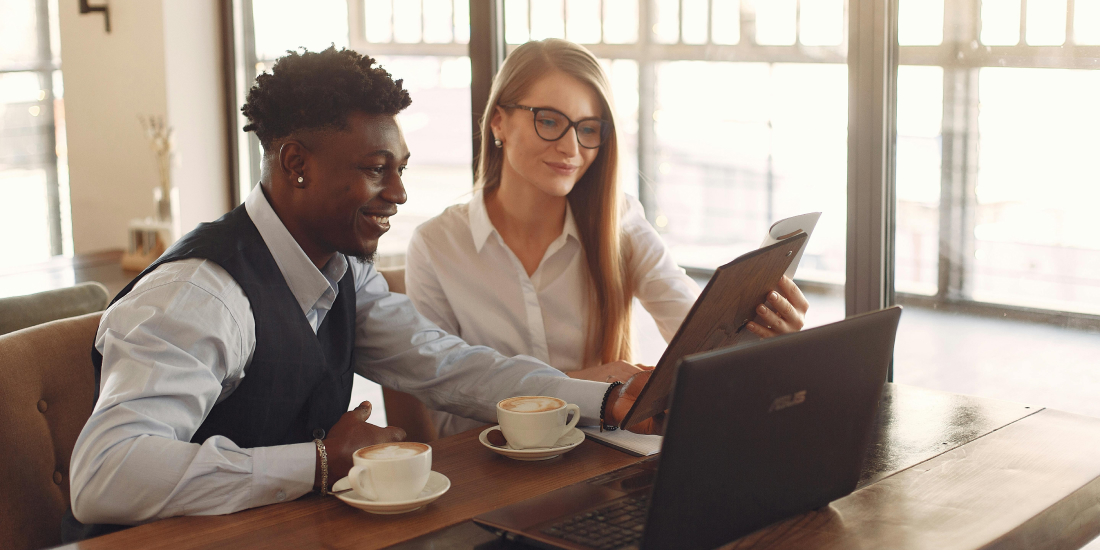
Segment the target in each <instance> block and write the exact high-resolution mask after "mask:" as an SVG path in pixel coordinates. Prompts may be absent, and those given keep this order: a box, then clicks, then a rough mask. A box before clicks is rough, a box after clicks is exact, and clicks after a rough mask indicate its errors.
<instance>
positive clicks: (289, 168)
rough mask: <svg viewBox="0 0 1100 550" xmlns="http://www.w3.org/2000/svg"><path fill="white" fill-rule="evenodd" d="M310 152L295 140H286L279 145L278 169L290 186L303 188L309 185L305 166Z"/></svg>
mask: <svg viewBox="0 0 1100 550" xmlns="http://www.w3.org/2000/svg"><path fill="white" fill-rule="evenodd" d="M310 157H311V153H310V152H309V149H306V148H305V146H304V145H302V144H301V143H300V142H298V141H297V140H293V139H292V140H287V141H286V142H285V143H283V144H282V145H281V146H279V170H280V171H281V172H282V173H283V176H284V177H286V179H287V181H289V182H290V185H291V186H292V187H295V188H298V189H304V188H306V187H308V186H309V184H310V180H309V174H307V173H306V172H307V168H306V167H307V166H308V165H309V162H310Z"/></svg>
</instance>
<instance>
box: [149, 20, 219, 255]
mask: <svg viewBox="0 0 1100 550" xmlns="http://www.w3.org/2000/svg"><path fill="white" fill-rule="evenodd" d="M219 25H220V23H219V21H218V2H217V1H216V0H201V1H199V0H164V55H165V66H166V67H167V70H166V73H167V74H166V77H167V88H168V120H169V121H170V123H171V124H172V126H173V127H174V128H175V142H176V152H177V159H176V163H175V166H174V168H173V173H172V178H173V182H174V183H175V185H176V186H177V187H179V190H180V214H181V216H180V226H181V228H182V230H183V232H184V233H186V232H187V231H190V230H191V229H192V228H194V227H195V226H196V225H198V224H199V223H201V222H206V221H210V220H214V219H217V218H218V217H220V216H221V215H222V214H225V212H226V210H227V209H228V207H229V178H228V175H227V174H228V171H229V166H228V159H227V152H226V151H227V147H228V145H227V144H226V139H225V132H226V130H225V124H226V122H225V113H224V101H225V99H224V94H225V91H224V90H225V86H224V79H223V77H222V71H221V64H222V48H221V36H220V33H221V30H220V27H219Z"/></svg>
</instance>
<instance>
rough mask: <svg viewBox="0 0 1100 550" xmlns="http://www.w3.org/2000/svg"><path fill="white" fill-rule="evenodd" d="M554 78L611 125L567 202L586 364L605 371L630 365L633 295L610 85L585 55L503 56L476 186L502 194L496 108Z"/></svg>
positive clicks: (569, 46)
mask: <svg viewBox="0 0 1100 550" xmlns="http://www.w3.org/2000/svg"><path fill="white" fill-rule="evenodd" d="M552 71H560V72H562V73H565V74H567V75H569V76H571V77H573V78H576V79H577V80H579V81H581V82H583V83H585V84H588V85H589V86H591V87H592V89H594V90H595V91H596V95H597V96H599V99H600V107H601V108H602V109H603V117H604V119H605V120H610V121H611V123H612V127H613V130H612V132H611V135H610V136H609V137H608V138H607V141H605V142H604V143H603V145H601V146H600V149H599V152H598V153H597V154H596V158H595V160H593V161H592V165H591V166H589V167H588V170H587V171H585V173H584V175H583V176H581V178H580V180H578V181H577V184H576V185H574V186H573V190H572V191H570V192H569V194H568V195H567V196H566V200H568V201H569V207H570V208H571V209H572V210H573V218H574V220H575V221H576V223H577V230H578V232H579V233H580V237H581V245H582V247H583V249H584V254H585V259H586V260H587V263H588V274H589V283H590V288H589V293H588V296H589V304H590V306H592V307H589V310H588V318H587V320H586V321H587V337H586V338H585V345H584V348H585V349H584V358H585V359H584V360H585V361H587V360H588V358H589V357H590V356H591V355H592V352H593V351H596V352H598V354H599V358H600V361H601V362H603V363H610V362H612V361H620V360H622V361H629V360H630V352H631V350H630V305H631V301H632V298H633V289H632V288H630V285H629V284H628V283H627V281H628V280H629V278H628V276H627V273H626V265H627V262H626V261H625V260H624V250H623V246H622V242H621V240H622V236H621V233H620V231H619V201H620V193H619V177H618V167H619V146H618V135H617V130H615V129H614V127H616V126H617V125H616V124H615V110H614V109H613V108H612V107H613V106H612V102H611V85H610V83H609V82H608V80H607V75H606V74H604V72H603V69H602V68H601V67H600V63H599V61H597V60H596V58H595V57H594V56H593V55H592V53H591V52H589V51H588V50H587V49H585V48H584V47H582V46H579V45H577V44H574V43H572V42H568V41H566V40H560V39H556V38H548V39H546V40H541V41H536V42H528V43H526V44H523V45H522V46H520V47H518V48H516V49H515V51H513V52H512V54H511V55H509V56H508V58H507V59H506V60H505V61H504V65H503V66H502V67H501V68H500V72H499V73H497V76H496V78H494V79H493V87H492V89H491V90H490V92H489V101H488V103H487V104H486V106H485V112H484V113H483V114H482V115H481V122H480V128H481V138H482V139H481V146H480V147H479V149H478V158H477V186H478V187H480V188H481V189H482V190H483V192H484V194H485V195H488V194H490V193H492V192H493V191H495V190H496V189H497V188H498V187H500V176H501V171H502V169H503V166H504V153H503V150H501V149H498V148H496V147H494V146H492V139H487V138H491V136H492V131H491V129H490V123H491V121H492V118H493V115H494V113H495V112H496V108H497V106H499V105H508V104H511V103H517V102H519V101H520V100H521V98H523V96H524V95H526V93H527V91H528V90H529V89H530V88H531V86H532V85H534V84H535V82H536V81H538V79H539V78H541V77H543V76H544V75H546V74H547V73H548V72H552ZM586 366H587V365H586Z"/></svg>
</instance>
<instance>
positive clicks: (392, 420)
mask: <svg viewBox="0 0 1100 550" xmlns="http://www.w3.org/2000/svg"><path fill="white" fill-rule="evenodd" d="M378 272H379V273H381V274H382V277H383V278H384V279H386V283H388V284H389V285H390V292H400V293H402V294H404V293H405V268H403V267H398V268H389V269H379V270H378ZM382 401H383V403H384V404H385V407H386V423H387V424H389V425H390V426H399V427H401V428H402V429H404V430H405V433H406V434H407V435H408V441H419V442H421V443H429V442H431V441H434V440H436V439H439V432H438V431H436V429H435V424H433V423H432V419H431V417H430V416H429V415H428V408H427V407H425V406H424V404H423V403H421V402H420V400H419V399H417V398H415V397H413V396H411V395H409V394H407V393H405V392H401V391H397V390H391V389H390V388H385V387H384V388H382Z"/></svg>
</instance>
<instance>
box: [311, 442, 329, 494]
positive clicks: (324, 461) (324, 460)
mask: <svg viewBox="0 0 1100 550" xmlns="http://www.w3.org/2000/svg"><path fill="white" fill-rule="evenodd" d="M313 443H315V444H316V445H317V452H318V453H320V455H321V496H325V495H327V494H328V453H326V452H325V442H324V441H321V440H320V439H314V440H313Z"/></svg>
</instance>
